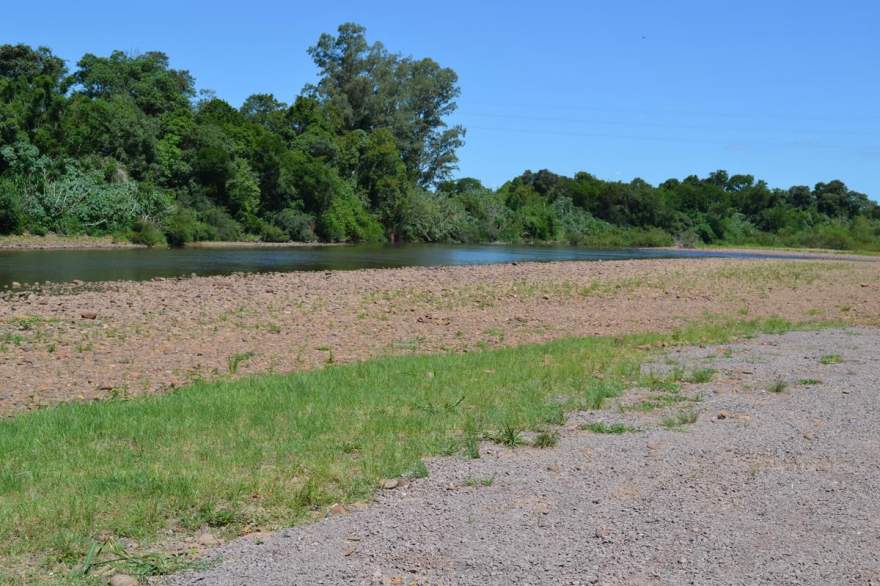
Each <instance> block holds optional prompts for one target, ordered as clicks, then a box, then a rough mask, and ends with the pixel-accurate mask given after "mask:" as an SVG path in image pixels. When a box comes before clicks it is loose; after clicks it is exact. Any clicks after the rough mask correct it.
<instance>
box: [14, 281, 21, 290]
mask: <svg viewBox="0 0 880 586" xmlns="http://www.w3.org/2000/svg"><path fill="white" fill-rule="evenodd" d="M19 287H21V283H19V282H18V281H12V288H13V289H18V288H19Z"/></svg>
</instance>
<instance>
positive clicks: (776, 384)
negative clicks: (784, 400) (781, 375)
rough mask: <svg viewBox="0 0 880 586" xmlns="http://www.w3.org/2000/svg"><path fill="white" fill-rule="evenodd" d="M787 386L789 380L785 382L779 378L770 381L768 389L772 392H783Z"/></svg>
mask: <svg viewBox="0 0 880 586" xmlns="http://www.w3.org/2000/svg"><path fill="white" fill-rule="evenodd" d="M787 388H788V383H787V382H785V381H784V380H782V379H777V380H775V381H773V382H772V383H770V386H769V387H767V391H769V392H771V393H781V392H783V391H784V390H785V389H787Z"/></svg>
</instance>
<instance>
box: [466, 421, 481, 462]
mask: <svg viewBox="0 0 880 586" xmlns="http://www.w3.org/2000/svg"><path fill="white" fill-rule="evenodd" d="M463 428H464V429H463V431H464V451H465V454H466V455H467V457H468V458H470V459H471V460H476V459H478V458H479V457H480V431H479V429H478V427H477V423H476V421H474V418H473V417H467V418H466V419H465V421H464V425H463Z"/></svg>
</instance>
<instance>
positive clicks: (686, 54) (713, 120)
mask: <svg viewBox="0 0 880 586" xmlns="http://www.w3.org/2000/svg"><path fill="white" fill-rule="evenodd" d="M5 4H6V6H4V7H3V10H2V12H3V14H2V18H0V42H10V43H17V42H23V43H28V44H32V45H46V46H49V47H51V48H52V49H53V50H54V51H55V52H56V53H57V54H58V55H60V56H61V57H64V58H65V59H68V60H69V62H70V65H71V66H73V65H74V64H75V62H76V60H77V59H78V58H79V57H80V56H81V55H82V54H83V53H85V52H92V53H96V54H107V53H109V52H110V51H111V50H113V49H122V50H125V51H131V52H144V51H149V50H161V51H164V52H166V53H168V55H169V56H170V57H171V61H172V65H173V66H174V67H177V68H183V69H188V70H190V71H191V72H192V73H193V75H195V77H196V79H197V82H198V85H199V87H200V88H205V89H212V90H214V91H216V92H217V95H218V96H219V97H221V98H224V99H226V100H228V101H230V102H231V103H233V104H235V105H239V104H240V103H241V101H242V100H243V99H244V98H245V97H247V96H248V95H249V94H251V93H256V92H271V93H274V94H275V95H276V97H278V98H280V99H284V100H286V101H287V100H290V99H292V98H293V97H294V96H295V95H296V94H297V93H298V92H299V90H300V89H301V88H302V86H303V85H304V84H305V83H308V82H310V81H313V80H314V76H315V69H314V67H313V65H312V63H311V61H310V59H309V57H308V56H307V54H306V51H305V50H306V48H307V47H308V46H309V45H311V44H313V43H314V42H315V40H316V39H317V37H318V35H319V34H320V33H321V32H332V31H334V30H335V28H336V26H337V25H338V24H339V23H341V22H344V21H355V22H359V23H361V24H363V25H365V26H366V27H367V29H368V36H369V38H370V39H371V40H380V41H382V42H383V43H384V44H385V45H386V46H387V47H388V48H389V49H391V50H392V51H399V52H402V53H405V54H409V55H413V56H416V57H424V56H428V57H432V58H434V59H435V60H437V61H438V62H440V63H441V64H442V65H445V66H449V67H452V68H453V69H455V70H456V71H457V72H458V74H459V77H460V85H461V91H462V93H461V98H460V99H459V111H458V112H457V114H456V115H455V116H454V122H458V123H461V124H463V125H464V126H465V127H466V128H467V129H468V136H467V144H466V146H465V147H464V148H463V149H462V150H461V152H460V158H461V163H460V172H459V174H460V175H461V176H473V177H477V178H479V179H481V180H482V181H483V182H484V183H486V184H487V185H490V186H493V187H494V186H498V185H500V184H501V183H503V182H504V181H505V180H506V179H509V178H511V177H513V176H515V175H517V174H519V173H521V172H522V171H523V170H525V169H532V170H538V169H541V168H547V169H550V170H552V171H556V172H558V173H565V174H571V173H574V172H575V171H579V170H585V171H589V172H591V173H593V174H594V175H597V176H599V177H602V178H606V179H620V180H630V179H632V178H633V177H642V178H644V179H646V180H648V181H650V182H652V183H658V182H660V181H662V180H664V179H666V178H668V177H673V176H674V177H683V176H686V175H689V174H692V173H696V174H699V175H705V174H706V173H708V172H710V171H712V170H714V169H718V168H724V169H727V170H728V171H730V172H732V173H733V172H746V173H752V174H754V175H755V176H757V177H759V178H764V179H766V180H767V181H768V182H769V183H770V184H771V185H774V186H786V187H787V186H789V185H791V184H808V185H812V184H813V183H815V182H817V181H823V180H828V179H832V178H840V179H843V180H844V181H846V183H847V184H848V185H850V187H851V188H853V189H857V190H860V191H864V192H866V193H868V194H869V195H870V196H871V197H872V198H873V199H878V197H880V108H878V103H880V101H878V94H880V75H878V66H880V35H878V34H877V28H876V27H877V23H878V22H880V3H878V2H872V1H867V0H866V1H861V0H859V1H853V0H850V1H848V0H840V1H839V2H836V3H832V2H827V1H825V2H817V1H812V0H800V1H793V0H773V1H769V0H764V1H752V0H739V1H736V2H732V1H731V2H728V1H722V0H713V1H707V0H702V1H692V0H668V1H666V2H657V1H648V0H644V1H633V0H619V1H611V0H607V1H603V2H574V1H570V2H563V1H553V0H544V1H543V2H521V3H520V2H514V1H508V2H490V1H483V2H478V1H474V0H470V1H467V2H461V1H458V0H454V1H450V0H447V1H446V2H443V3H432V4H430V5H428V4H427V3H421V2H413V1H411V0H410V1H407V2H377V1H370V2H363V1H360V2H308V3H305V2H280V1H279V2H267V1H260V0H251V1H250V2H246V3H242V2H235V3H231V2H224V1H213V2H201V1H199V2H185V1H182V0H177V1H174V2H171V1H167V0H153V1H151V2H142V3H128V2H125V3H120V2H118V0H117V1H114V2H103V1H102V2H98V1H88V0H84V1H80V2H68V1H64V2H61V1H55V0H47V1H44V2H41V3H35V2H31V3H24V2H14V3H13V2H7V3H5Z"/></svg>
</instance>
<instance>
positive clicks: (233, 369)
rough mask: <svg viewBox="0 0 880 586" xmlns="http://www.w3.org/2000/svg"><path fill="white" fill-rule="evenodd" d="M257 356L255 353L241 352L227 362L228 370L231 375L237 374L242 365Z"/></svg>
mask: <svg viewBox="0 0 880 586" xmlns="http://www.w3.org/2000/svg"><path fill="white" fill-rule="evenodd" d="M254 356H256V354H254V353H253V352H241V353H239V354H233V355H232V356H230V357H229V358H228V359H227V360H226V369H227V370H228V372H229V374H235V373H237V372H238V367H239V366H241V364H242V363H244V362H247V361H248V360H250V359H251V358H253V357H254Z"/></svg>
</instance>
